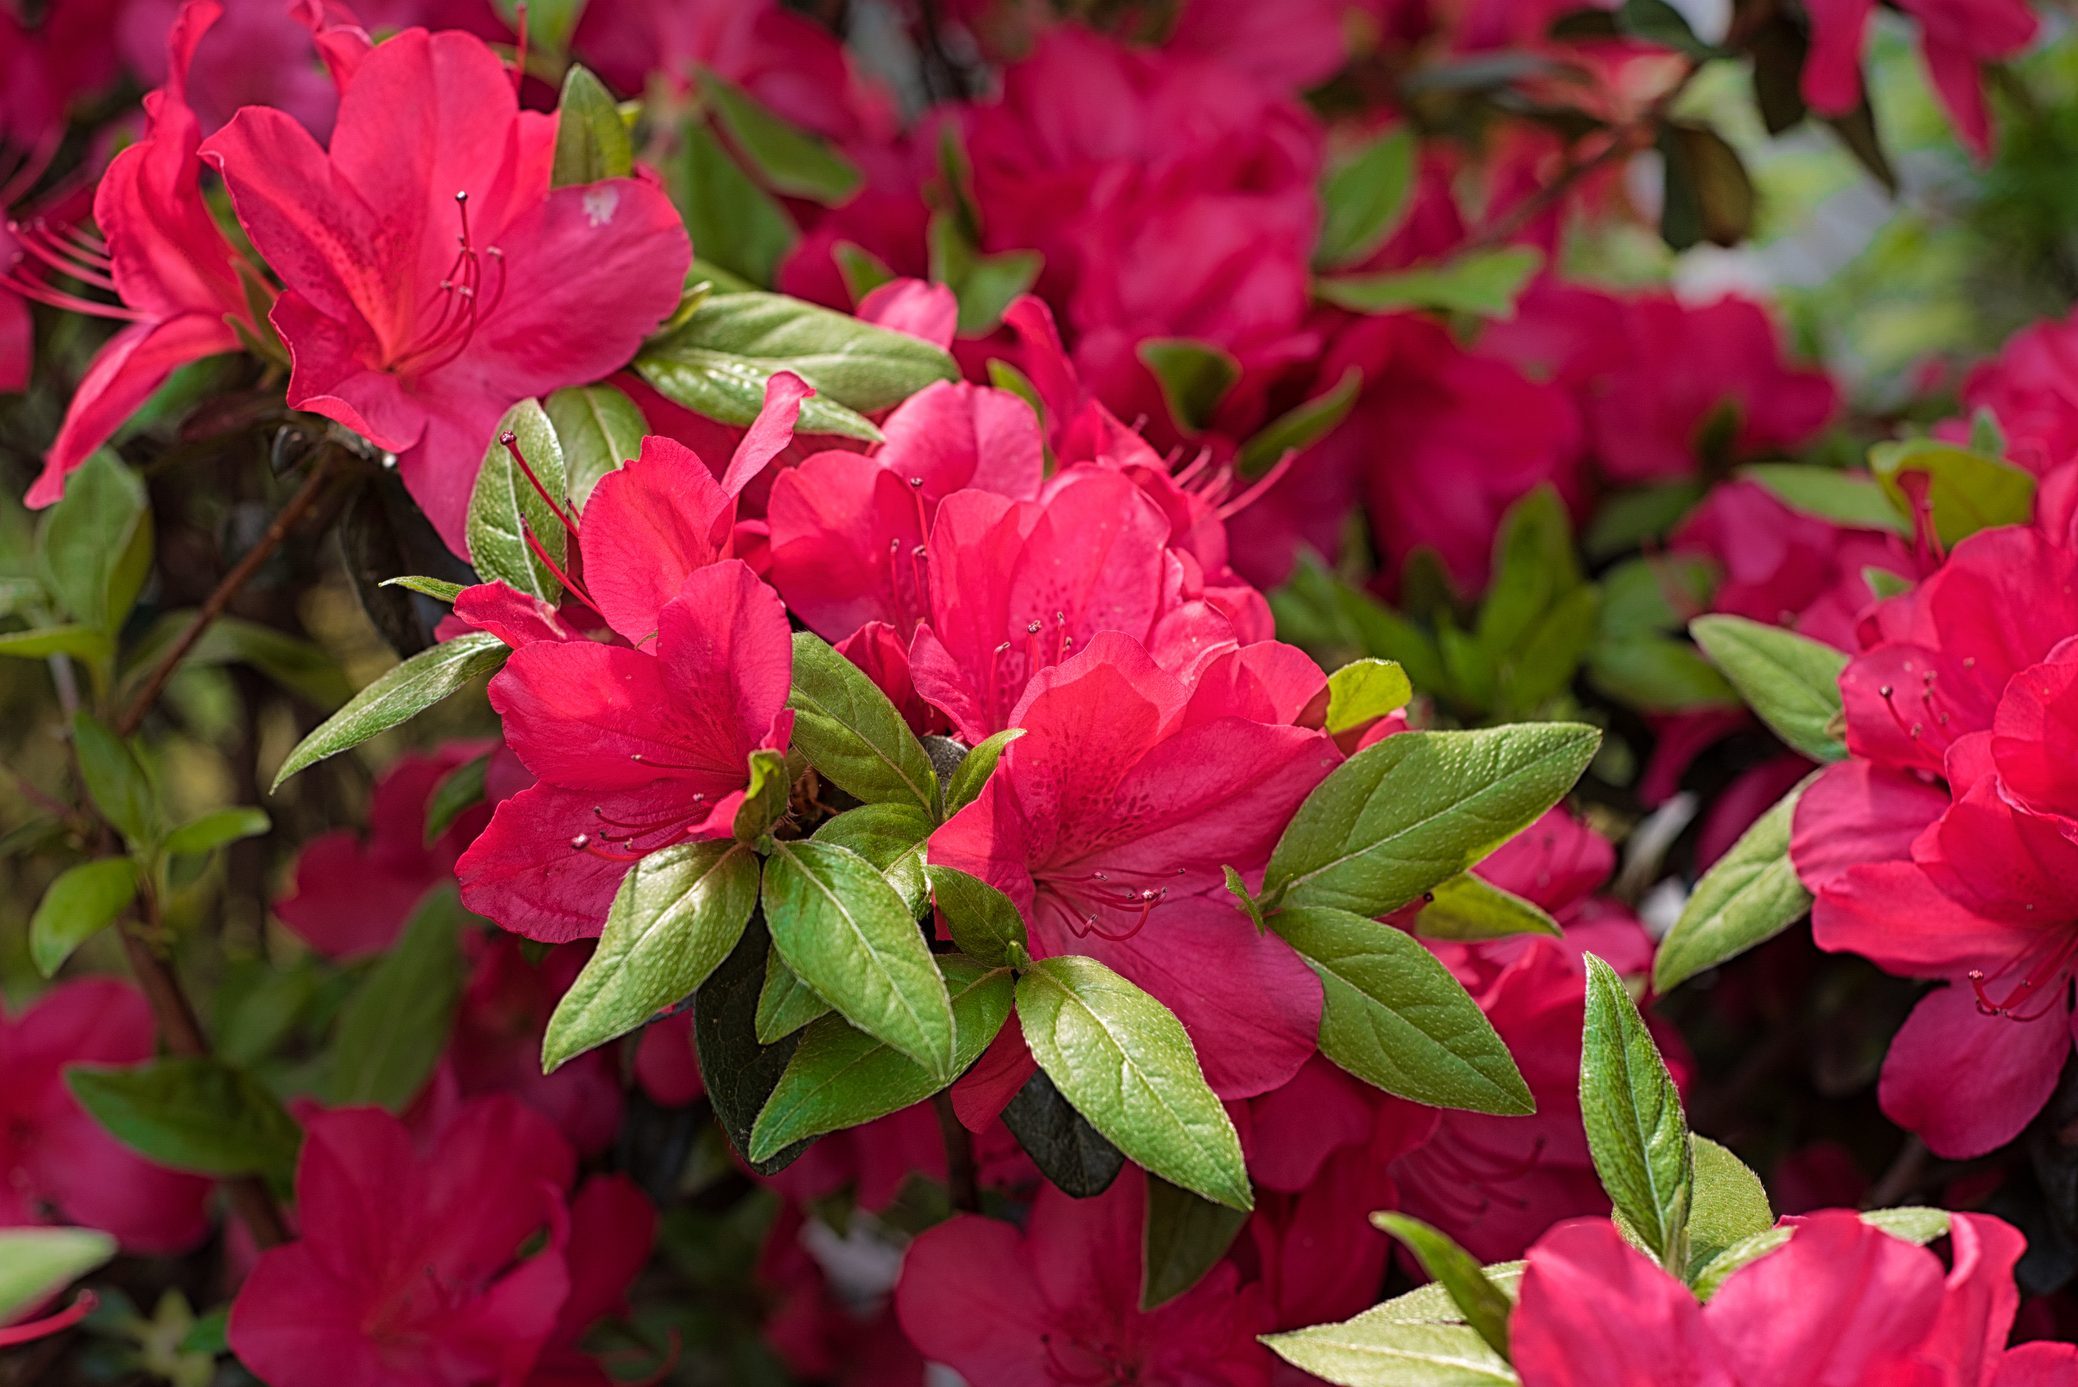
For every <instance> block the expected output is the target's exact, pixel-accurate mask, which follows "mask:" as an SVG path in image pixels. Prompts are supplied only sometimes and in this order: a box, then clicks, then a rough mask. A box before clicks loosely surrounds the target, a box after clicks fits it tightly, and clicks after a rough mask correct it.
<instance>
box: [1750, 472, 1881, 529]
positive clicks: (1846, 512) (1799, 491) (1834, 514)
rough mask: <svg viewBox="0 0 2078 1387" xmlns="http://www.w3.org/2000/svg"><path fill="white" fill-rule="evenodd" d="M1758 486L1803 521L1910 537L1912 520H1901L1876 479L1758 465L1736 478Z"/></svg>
mask: <svg viewBox="0 0 2078 1387" xmlns="http://www.w3.org/2000/svg"><path fill="white" fill-rule="evenodd" d="M1736 475H1738V476H1740V477H1744V478H1745V479H1747V480H1748V481H1753V482H1758V483H1759V484H1760V485H1761V486H1762V487H1764V488H1766V489H1767V491H1768V493H1769V494H1770V495H1772V496H1773V497H1774V498H1775V499H1776V500H1778V501H1780V502H1782V504H1783V505H1785V506H1788V507H1789V508H1790V509H1791V510H1793V511H1795V512H1797V513H1798V514H1799V515H1811V516H1816V517H1817V518H1818V519H1820V520H1830V521H1831V522H1833V523H1834V524H1835V525H1845V526H1847V527H1849V528H1850V529H1856V530H1882V531H1885V532H1887V533H1889V534H1894V535H1904V536H1907V537H1910V535H1911V534H1912V520H1911V517H1910V516H1909V515H1900V514H1899V513H1898V511H1897V508H1896V507H1894V506H1893V505H1892V504H1891V502H1890V498H1889V497H1888V496H1887V495H1885V494H1884V490H1883V486H1882V484H1881V483H1879V482H1878V481H1877V480H1876V479H1875V478H1874V477H1870V476H1862V475H1860V474H1858V473H1854V472H1842V471H1841V470H1840V469H1839V468H1837V467H1811V466H1802V465H1799V464H1797V463H1792V462H1756V463H1753V464H1751V465H1749V466H1746V467H1742V468H1740V469H1739V470H1738V472H1737V474H1736Z"/></svg>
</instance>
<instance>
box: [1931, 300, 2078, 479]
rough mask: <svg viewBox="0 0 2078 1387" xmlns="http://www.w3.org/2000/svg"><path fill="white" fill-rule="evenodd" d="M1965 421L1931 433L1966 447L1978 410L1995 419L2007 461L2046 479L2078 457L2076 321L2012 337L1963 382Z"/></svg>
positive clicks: (2034, 328) (2038, 327) (2046, 325)
mask: <svg viewBox="0 0 2078 1387" xmlns="http://www.w3.org/2000/svg"><path fill="white" fill-rule="evenodd" d="M1963 408H1964V409H1965V410H1966V411H1967V412H1968V415H1969V417H1966V418H1963V419H1952V420H1949V421H1948V422H1946V423H1943V424H1940V425H1937V426H1936V427H1935V430H1934V432H1935V433H1936V434H1937V435H1939V436H1940V437H1942V438H1946V439H1949V440H1951V441H1953V442H1956V443H1967V442H1968V441H1969V438H1970V429H1971V425H1972V422H1973V420H1974V418H1975V416H1976V414H1977V412H1978V411H1980V410H1988V411H1990V413H1991V416H1992V417H1993V418H1994V419H1996V420H1998V422H1999V430H2000V432H2002V433H2003V434H2004V435H2005V438H2006V458H2007V460H2008V461H2011V462H2014V463H2017V464H2019V465H2020V466H2022V467H2025V468H2026V469H2027V470H2028V471H2030V472H2033V473H2034V474H2035V475H2036V476H2038V477H2046V476H2048V475H2049V474H2050V473H2051V472H2053V471H2055V470H2056V469H2057V468H2059V467H2061V466H2062V465H2063V464H2065V463H2067V462H2070V461H2071V460H2072V459H2073V458H2078V319H2073V318H2058V319H2052V320H2050V321H2048V322H2042V323H2036V324H2035V325H2034V326H2032V327H2029V328H2026V329H2024V330H2023V331H2020V332H2017V333H2015V334H2014V335H2013V336H2012V337H2011V338H2009V339H2007V342H2006V345H2005V346H2003V347H2001V348H1999V354H1998V355H1997V356H1995V357H1993V358H1992V359H1991V360H1990V361H1985V362H1980V363H1979V364H1978V365H1976V366H1974V367H1972V368H1971V370H1970V374H1969V375H1968V377H1966V378H1965V379H1964V381H1963Z"/></svg>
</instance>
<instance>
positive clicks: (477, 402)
mask: <svg viewBox="0 0 2078 1387" xmlns="http://www.w3.org/2000/svg"><path fill="white" fill-rule="evenodd" d="M427 93H438V97H439V99H438V100H427V99H426V94H427ZM555 129H556V125H555V119H554V118H553V117H550V116H543V115H539V114H537V113H534V112H526V111H521V110H520V109H519V107H518V104H517V100H516V98H515V96H514V91H513V82H512V77H511V74H510V73H509V72H507V71H506V69H505V66H504V64H503V63H502V62H501V61H500V60H499V58H498V56H497V55H496V54H495V53H493V52H492V51H491V49H490V48H489V46H487V45H486V44H485V43H484V42H483V41H482V40H481V39H478V38H475V37H472V36H470V35H467V34H462V33H455V32H442V33H437V34H428V33H426V32H425V31H423V30H417V29H413V30H407V31H406V32H404V33H402V34H399V35H397V36H396V37H394V38H391V39H389V40H387V41H385V42H384V43H381V44H379V45H377V46H376V47H375V48H374V49H373V50H372V51H371V52H369V53H368V54H367V56H366V57H365V58H363V59H361V60H360V62H359V64H358V66H357V67H356V68H355V69H354V71H353V73H352V75H351V78H350V80H348V81H347V82H346V83H345V89H344V91H343V93H342V95H341V97H340V102H339V116H338V121H337V123H336V126H335V128H334V130H333V133H332V138H331V142H330V146H329V148H325V147H321V146H319V144H318V143H317V141H316V140H315V139H313V138H312V136H311V134H310V132H309V131H308V130H306V129H305V128H304V127H303V125H302V124H301V123H300V122H298V121H297V120H296V119H295V118H294V117H293V116H291V115H289V114H288V113H287V112H284V111H280V110H276V109H274V108H271V107H248V108H246V109H245V110H243V111H240V112H239V113H238V116H237V117H236V118H235V119H234V120H232V121H231V123H230V124H229V125H227V126H225V127H224V129H223V130H221V131H219V132H218V133H217V134H216V135H215V136H214V137H212V138H211V140H210V141H209V143H208V144H207V146H206V147H205V149H204V151H203V155H204V157H205V158H206V159H207V160H208V161H209V162H210V163H211V164H212V165H213V166H214V167H216V168H217V169H218V170H219V171H221V172H222V174H223V176H224V181H225V182H226V183H227V184H228V185H229V186H230V189H231V195H232V201H233V203H234V205H235V206H236V208H237V211H238V216H239V221H240V224H241V225H242V226H243V227H244V228H245V231H246V234H247V235H248V236H250V237H251V239H252V242H253V245H254V247H255V248H256V249H257V250H258V251H259V252H260V254H261V256H262V257H263V258H264V259H265V260H266V261H267V263H268V264H269V265H270V266H271V267H273V269H274V270H275V272H276V273H277V274H279V275H280V276H281V278H282V283H283V285H284V292H283V293H282V295H281V297H280V298H279V299H278V300H277V301H276V303H275V306H274V311H273V313H272V314H271V315H270V318H271V321H272V322H273V324H274V327H275V329H276V330H277V331H278V332H279V333H280V334H281V339H282V342H283V344H284V345H285V346H286V347H287V348H288V351H289V356H290V359H291V362H292V364H293V370H292V372H291V374H290V378H289V389H288V400H289V403H290V405H292V406H294V407H295V408H298V409H308V410H311V411H313V412H315V413H318V414H323V415H325V416H326V417H328V418H331V419H335V420H337V421H339V422H340V423H342V424H344V425H346V426H347V427H348V428H350V429H353V430H354V431H355V432H356V433H359V434H361V435H362V436H364V437H366V438H367V439H369V440H370V441H371V442H373V443H375V444H376V445H377V446H379V447H382V448H386V449H389V450H390V451H392V452H394V453H396V454H398V467H399V471H400V474H401V475H402V477H403V479H404V482H405V485H406V486H408V487H409V488H410V489H411V492H412V495H413V497H414V498H415V499H417V501H418V502H419V504H420V506H421V507H422V508H423V509H424V510H425V512H426V514H427V516H428V517H429V518H430V519H431V520H432V521H433V523H434V526H435V527H436V528H437V529H438V530H439V531H440V534H441V537H442V538H444V539H445V540H446V541H447V543H448V545H449V547H451V548H453V549H454V550H455V551H456V552H457V553H463V552H464V551H465V547H466V546H465V539H464V521H465V517H466V514H467V511H468V504H469V495H470V491H471V489H472V487H473V486H474V483H475V480H476V471H477V467H478V465H479V464H480V462H481V460H482V458H483V454H484V450H485V448H486V447H488V446H489V445H490V444H491V443H492V441H493V440H492V433H493V431H494V429H495V427H496V424H497V421H498V419H499V418H500V417H501V416H503V414H504V413H505V411H506V410H507V409H509V408H510V407H511V406H512V405H513V404H514V403H516V402H517V401H519V400H521V399H524V398H527V397H528V396H533V395H544V394H547V393H548V392H550V391H552V390H555V389H557V388H559V387H562V386H566V385H582V384H585V383H587V382H589V381H593V380H597V379H600V378H601V377H604V376H606V375H608V374H610V373H612V372H613V371H614V370H616V369H618V368H619V367H621V366H623V365H625V364H626V363H627V361H628V359H629V358H630V357H632V356H633V355H634V353H635V349H636V347H637V346H638V345H640V343H641V341H642V339H643V337H644V336H645V335H647V334H648V333H649V332H650V331H651V330H652V329H654V328H655V327H656V326H657V324H658V323H660V322H662V321H663V319H664V318H665V317H666V316H667V315H668V314H669V313H670V312H671V311H672V309H673V308H675V307H676V306H677V303H678V298H679V290H680V287H681V284H682V281H683V279H684V276H685V270H686V266H687V264H688V262H689V257H690V249H689V247H688V245H687V242H686V237H685V231H684V228H683V226H682V225H681V224H680V222H679V218H678V214H677V213H676V212H675V211H674V210H673V209H672V207H671V204H670V202H669V201H668V200H667V199H666V198H665V197H664V195H663V194H662V193H661V192H659V191H658V190H657V189H656V188H655V187H653V186H652V185H650V184H649V183H647V182H644V181H642V180H640V179H625V178H623V179H609V180H606V181H604V182H600V183H594V184H586V185H583V186H580V187H569V188H557V189H554V190H551V189H550V188H549V186H548V182H549V164H550V159H551V156H552V154H553V151H554V144H555Z"/></svg>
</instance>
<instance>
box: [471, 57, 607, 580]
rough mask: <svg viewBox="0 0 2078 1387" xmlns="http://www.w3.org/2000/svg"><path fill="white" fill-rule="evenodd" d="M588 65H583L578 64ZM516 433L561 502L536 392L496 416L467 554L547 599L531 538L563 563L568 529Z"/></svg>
mask: <svg viewBox="0 0 2078 1387" xmlns="http://www.w3.org/2000/svg"><path fill="white" fill-rule="evenodd" d="M577 70H578V71H583V69H582V68H580V69H577ZM508 432H509V433H511V434H513V435H514V441H513V446H514V447H517V448H518V449H519V450H520V455H521V456H522V457H524V458H525V459H526V460H527V466H528V467H530V468H532V469H533V472H534V476H535V478H536V480H538V481H539V482H540V483H541V486H542V489H543V490H545V491H547V493H548V495H549V496H550V497H553V498H554V500H555V502H556V505H558V506H559V505H561V504H562V503H563V490H564V482H563V445H562V444H561V443H559V442H558V441H557V440H556V430H555V426H554V425H553V424H551V423H549V421H548V414H547V413H546V412H545V411H544V410H543V409H542V408H541V403H540V402H539V401H538V400H521V401H520V402H519V403H518V404H516V405H514V406H513V407H512V408H511V409H509V410H507V411H506V412H505V417H504V418H503V419H500V420H499V421H498V430H497V432H496V433H494V434H493V435H492V436H491V446H490V447H489V448H487V449H485V450H484V454H483V465H482V467H481V469H480V470H479V471H478V472H477V474H476V487H475V489H474V490H473V491H471V492H470V494H469V560H470V562H471V563H473V564H475V565H476V571H477V572H478V573H480V574H482V575H483V577H484V578H485V579H487V580H495V581H498V582H502V583H505V584H507V585H508V586H510V587H513V588H517V589H518V590H519V591H521V592H524V593H527V594H528V595H529V596H533V597H538V598H540V599H541V600H543V601H544V602H554V601H555V600H556V599H557V598H558V597H560V596H562V593H563V585H562V583H561V582H560V581H558V580H557V578H556V576H555V574H554V573H553V572H551V571H550V569H549V566H548V565H547V564H546V563H544V562H542V560H541V557H540V555H538V554H536V553H535V552H534V551H533V549H532V547H531V546H529V545H528V543H527V536H528V534H530V533H531V534H532V535H533V536H534V539H535V542H536V543H538V544H540V546H541V548H542V549H543V551H545V552H546V553H547V554H548V556H549V558H551V559H553V560H554V561H555V563H556V566H557V567H559V568H560V567H562V566H563V565H565V564H566V563H568V562H569V554H568V552H567V550H568V540H569V535H568V533H567V532H566V531H565V530H564V528H563V522H562V521H561V519H559V518H558V517H557V515H556V512H555V510H554V509H553V508H552V507H551V506H550V505H549V502H548V500H547V499H545V498H544V497H543V496H542V494H541V492H539V491H536V490H535V489H534V485H533V483H532V482H529V481H528V480H527V477H526V473H525V472H524V471H522V470H521V468H520V466H519V464H518V463H517V462H515V461H514V460H513V457H512V454H511V453H510V452H509V451H508V450H507V449H506V447H505V445H504V443H503V442H501V441H500V440H501V439H502V438H503V436H504V435H505V434H506V433H508Z"/></svg>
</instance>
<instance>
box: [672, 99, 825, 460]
mask: <svg viewBox="0 0 2078 1387" xmlns="http://www.w3.org/2000/svg"><path fill="white" fill-rule="evenodd" d="M663 172H664V186H665V187H666V188H667V189H668V190H669V192H670V194H671V202H672V205H673V206H675V207H677V208H678V212H679V215H680V216H682V217H683V218H685V226H686V230H687V232H689V233H690V234H691V236H692V239H693V245H694V246H695V247H697V248H698V250H699V256H700V258H699V260H696V261H695V262H694V264H693V276H694V278H693V279H690V280H688V281H687V282H688V283H696V282H698V281H699V280H701V279H706V280H709V281H711V282H712V283H713V284H714V288H715V289H716V291H717V292H721V293H728V292H732V291H737V290H741V289H748V288H753V287H755V286H758V285H763V284H770V283H771V282H772V281H773V279H774V278H775V277H776V276H777V274H778V271H779V262H780V261H781V260H783V259H784V258H785V257H786V254H787V252H788V251H790V250H792V249H793V247H794V242H795V241H796V240H797V239H798V233H797V232H796V231H795V229H794V223H793V219H792V218H791V217H789V216H788V215H787V211H786V208H785V207H783V206H781V205H780V202H779V200H778V199H777V198H775V197H774V196H773V195H772V194H770V193H768V192H766V191H765V190H764V189H763V188H761V187H759V186H758V183H757V180H756V179H754V178H752V177H751V176H750V174H749V173H748V172H746V171H745V170H744V168H743V166H742V165H741V164H739V163H738V162H737V161H736V159H735V156H733V155H732V154H731V153H730V152H729V151H728V149H727V148H726V147H724V146H723V144H722V141H721V137H720V136H719V135H717V134H716V133H715V132H714V130H713V129H712V127H710V126H709V125H708V124H707V122H706V121H703V120H697V119H695V120H689V121H687V122H685V124H684V125H682V126H681V127H680V130H679V138H678V149H677V151H676V154H675V157H673V158H672V159H671V160H670V161H669V162H667V163H666V164H665V165H664V169H663ZM715 270H719V271H721V272H722V274H720V275H716V274H714V273H713V271H715ZM695 316H697V314H696V315H695ZM767 374H769V368H768V369H767ZM657 388H658V389H659V390H663V389H664V387H663V386H661V385H660V386H658V387H657ZM680 388H686V389H690V386H685V385H681V387H680ZM708 388H709V389H714V388H717V387H716V386H715V385H714V384H712V383H710V385H709V387H708ZM756 391H757V395H758V398H759V399H762V398H763V397H764V385H763V384H762V382H760V383H759V385H758V386H757V387H756ZM664 393H665V394H667V395H668V394H670V393H671V392H670V391H669V390H665V391H664ZM672 398H674V399H676V398H677V397H676V396H673V397H672ZM679 403H681V404H685V403H686V401H684V400H680V401H679ZM688 408H697V406H691V405H688ZM702 412H703V413H706V412H708V411H704V410H703V411H702ZM755 413H756V410H755V406H753V408H752V414H753V415H754V414H755ZM713 417H716V418H719V417H720V416H719V415H715V416H713ZM724 422H729V421H724ZM742 422H744V423H748V422H749V420H748V419H745V420H743V421H742ZM833 431H834V430H824V432H833Z"/></svg>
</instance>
